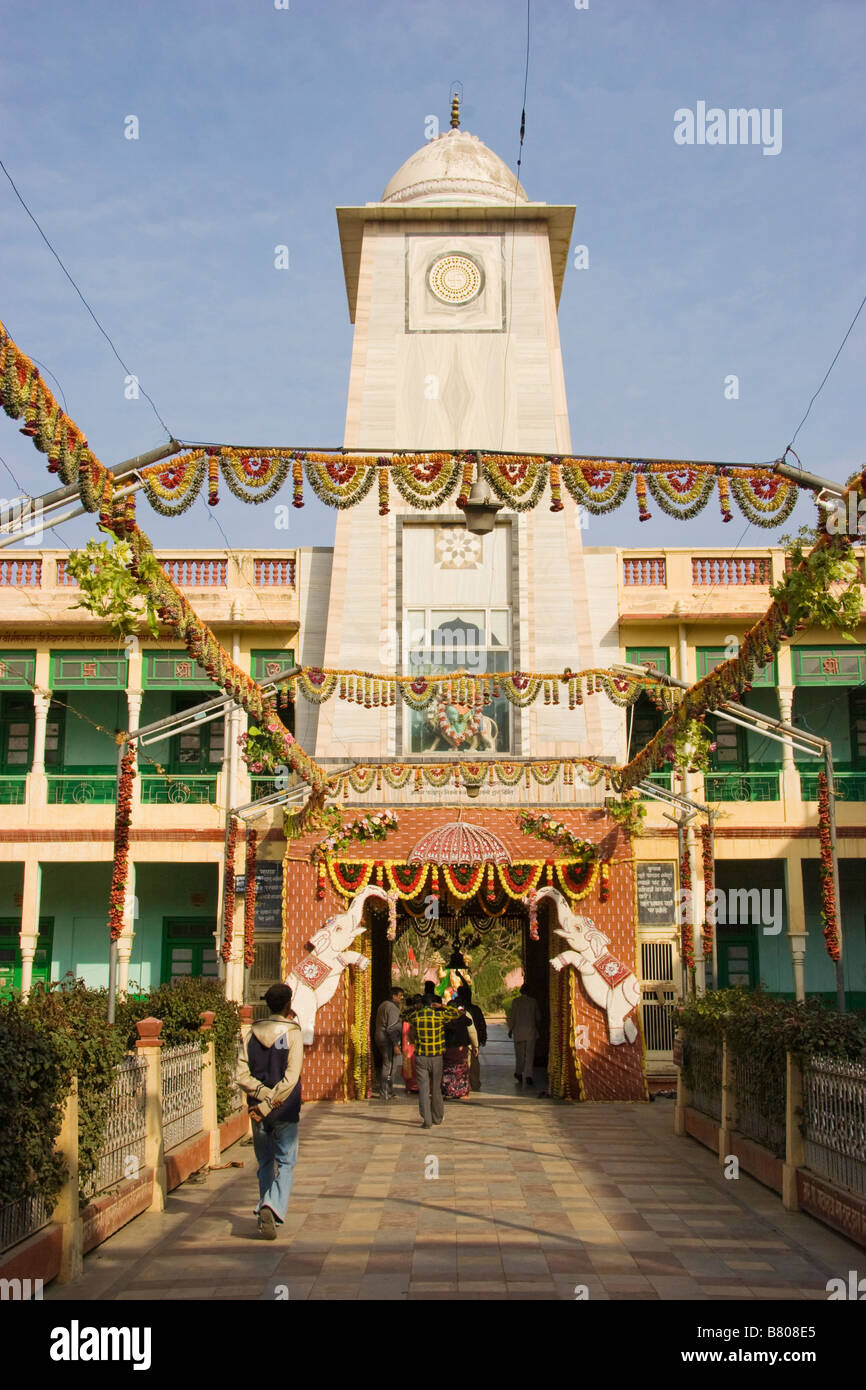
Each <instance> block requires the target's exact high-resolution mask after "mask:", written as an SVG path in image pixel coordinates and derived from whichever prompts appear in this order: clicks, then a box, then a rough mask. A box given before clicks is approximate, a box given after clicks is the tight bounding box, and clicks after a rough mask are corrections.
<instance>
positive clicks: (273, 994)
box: [262, 985, 292, 1014]
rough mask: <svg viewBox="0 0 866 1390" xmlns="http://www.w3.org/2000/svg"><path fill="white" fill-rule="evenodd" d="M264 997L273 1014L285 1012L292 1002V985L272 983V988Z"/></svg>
mask: <svg viewBox="0 0 866 1390" xmlns="http://www.w3.org/2000/svg"><path fill="white" fill-rule="evenodd" d="M262 998H263V999H264V1001H265V1003H266V1004H267V1006H268V1008H269V1009H270V1011H271V1013H272V1014H284V1013H285V1012H286V1009H287V1008H289V1007H290V1005H291V1002H292V990H291V986H290V985H271V987H270V989H269V990H268V991H267V993H266V994H264V995H263V996H262Z"/></svg>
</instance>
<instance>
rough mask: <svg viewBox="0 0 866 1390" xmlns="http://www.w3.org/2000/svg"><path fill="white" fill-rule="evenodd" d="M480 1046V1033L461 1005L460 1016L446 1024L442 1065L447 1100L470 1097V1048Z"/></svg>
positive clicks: (443, 1087)
mask: <svg viewBox="0 0 866 1390" xmlns="http://www.w3.org/2000/svg"><path fill="white" fill-rule="evenodd" d="M477 1047H478V1033H477V1031H476V1028H475V1024H474V1023H473V1021H472V1016H471V1014H467V1013H466V1011H465V1009H464V1008H463V1007H462V1006H460V1016H459V1018H455V1019H454V1022H453V1023H446V1025H445V1058H444V1062H443V1065H442V1094H443V1096H444V1097H445V1099H446V1100H468V1099H469V1059H470V1050H471V1049H472V1048H476V1049H477Z"/></svg>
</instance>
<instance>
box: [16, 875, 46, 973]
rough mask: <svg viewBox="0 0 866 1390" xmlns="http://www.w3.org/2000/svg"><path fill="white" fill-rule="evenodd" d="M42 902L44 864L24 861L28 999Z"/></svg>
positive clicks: (22, 935) (23, 943)
mask: <svg viewBox="0 0 866 1390" xmlns="http://www.w3.org/2000/svg"><path fill="white" fill-rule="evenodd" d="M41 902H42V865H41V864H40V863H39V860H38V859H25V861H24V893H23V901H22V905H21V928H20V936H19V939H20V949H21V993H22V995H23V997H24V998H25V999H26V998H27V996H28V994H29V993H30V989H31V986H32V984H33V957H34V956H35V955H36V939H37V937H38V936H39V915H40V906H41Z"/></svg>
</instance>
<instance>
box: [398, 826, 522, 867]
mask: <svg viewBox="0 0 866 1390" xmlns="http://www.w3.org/2000/svg"><path fill="white" fill-rule="evenodd" d="M409 863H410V864H510V863H511V855H510V854H509V853H508V850H507V849H506V848H505V846H504V844H503V843H502V841H501V840H500V839H499V837H498V836H497V835H492V834H491V832H490V831H489V830H483V829H482V827H481V826H480V825H468V824H466V822H465V821H462V820H459V821H452V822H451V823H450V825H443V826H440V827H439V828H438V829H437V830H430V831H428V832H427V834H426V835H422V836H421V839H420V840H419V841H418V843H417V844H416V846H415V848H414V849H413V850H412V853H411V854H410V855H409Z"/></svg>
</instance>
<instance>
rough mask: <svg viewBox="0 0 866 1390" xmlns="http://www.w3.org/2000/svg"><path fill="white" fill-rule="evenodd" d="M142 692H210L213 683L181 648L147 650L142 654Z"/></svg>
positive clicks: (213, 687) (213, 685)
mask: <svg viewBox="0 0 866 1390" xmlns="http://www.w3.org/2000/svg"><path fill="white" fill-rule="evenodd" d="M143 655H144V669H143V671H142V688H143V689H144V690H211V691H215V689H216V687H215V683H214V682H213V681H212V680H211V678H210V676H209V675H208V673H207V671H206V670H205V669H204V667H203V666H199V664H198V662H197V661H194V660H193V658H192V657H191V656H190V655H189V654H188V653H187V652H186V651H184V650H183V648H181V649H180V650H171V651H164V650H161V649H157V650H155V649H154V648H152V647H151V648H147V649H146V650H145V651H144V653H143Z"/></svg>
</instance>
